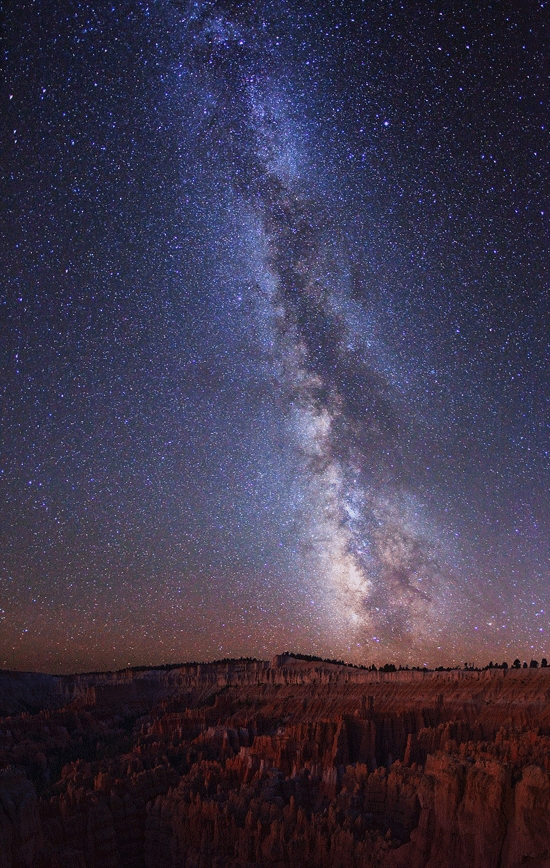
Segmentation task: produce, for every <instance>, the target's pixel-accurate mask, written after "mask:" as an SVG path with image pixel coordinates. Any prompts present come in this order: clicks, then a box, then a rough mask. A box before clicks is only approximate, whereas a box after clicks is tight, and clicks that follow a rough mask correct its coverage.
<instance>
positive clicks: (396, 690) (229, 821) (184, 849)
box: [0, 656, 550, 868]
mask: <svg viewBox="0 0 550 868" xmlns="http://www.w3.org/2000/svg"><path fill="white" fill-rule="evenodd" d="M0 715H1V716H0V868H176V866H177V868H287V866H304V868H329V866H330V868H360V866H361V868H371V866H373V868H374V866H376V868H421V866H422V868H520V866H522V868H525V866H529V868H550V778H549V770H550V668H545V669H538V668H537V669H534V668H532V669H517V670H516V669H508V670H503V669H490V670H486V671H465V670H461V671H458V670H455V671H448V672H428V671H398V672H380V671H378V672H376V671H367V670H362V669H357V668H354V667H347V666H343V665H337V664H331V663H323V662H318V661H313V662H311V661H303V660H297V659H295V658H292V657H289V656H280V657H277V658H275V659H274V660H273V661H272V663H271V664H269V663H266V662H258V661H230V662H227V663H219V664H201V665H197V664H189V665H186V666H181V667H176V668H167V669H156V670H155V669H149V670H142V671H135V670H134V671H132V670H127V671H122V672H116V673H94V674H89V675H79V676H71V677H69V676H63V677H54V676H43V675H33V674H26V673H8V672H1V673H0Z"/></svg>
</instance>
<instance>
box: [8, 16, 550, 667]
mask: <svg viewBox="0 0 550 868" xmlns="http://www.w3.org/2000/svg"><path fill="white" fill-rule="evenodd" d="M548 29H549V8H548V5H547V4H546V3H544V2H540V3H534V2H533V3H531V2H528V3H522V4H521V7H519V6H518V7H517V8H516V7H513V6H512V5H510V4H493V5H490V6H489V7H487V8H482V9H479V8H478V4H474V3H469V2H467V3H466V2H464V3H450V2H449V3H441V4H435V5H433V4H432V5H431V6H426V5H424V6H421V7H419V8H411V7H410V6H409V4H401V3H398V2H393V0H384V2H381V3H378V4H366V3H347V2H345V3H344V2H342V3H321V4H313V3H311V4H310V3H290V2H289V3H287V2H282V0H277V2H260V3H257V4H249V3H245V2H234V3H229V2H227V3H220V2H194V3H187V2H175V0H173V2H169V0H160V2H157V3H147V2H138V3H135V4H130V5H126V4H122V5H120V4H116V5H115V4H111V3H93V4H84V3H79V2H73V3H71V2H62V3H61V4H56V8H55V10H54V9H53V8H52V7H51V6H50V5H49V4H47V3H45V2H42V0H37V2H34V3H31V2H29V3H23V4H22V5H21V4H20V5H19V6H18V8H12V9H11V10H9V11H8V12H7V13H6V15H5V20H4V27H3V33H2V51H3V64H4V71H5V84H6V86H5V88H4V90H3V94H2V101H3V105H4V109H3V111H2V116H1V117H2V121H1V123H2V138H1V142H2V144H1V148H2V152H1V163H2V166H3V170H4V171H3V173H2V178H1V181H0V183H1V191H0V201H1V203H2V205H1V207H2V220H1V223H0V233H1V256H2V273H3V275H4V280H3V287H2V290H1V295H0V301H1V308H0V309H1V311H2V313H1V319H0V324H1V325H0V328H1V332H0V334H1V341H0V351H1V353H2V378H1V381H0V386H1V401H2V416H1V418H2V441H1V442H2V462H1V465H0V555H1V556H0V666H3V667H6V668H16V669H39V670H47V671H52V672H53V671H56V672H57V671H75V670H86V669H87V670H90V669H100V668H117V667H121V666H125V665H128V664H132V665H133V664H153V663H167V662H172V661H183V660H190V659H214V658H219V657H225V656H239V655H247V656H248V655H250V656H258V657H266V656H271V655H272V654H273V653H276V652H277V651H281V650H282V649H284V648H291V649H293V650H295V651H301V652H304V653H313V654H320V655H322V656H327V657H337V658H341V659H346V660H349V661H352V662H357V663H371V662H376V663H384V662H387V661H388V660H393V661H395V662H397V663H403V664H423V663H427V664H428V665H439V664H443V665H450V664H454V663H461V662H463V661H464V660H473V659H475V660H476V661H478V662H479V663H482V664H483V663H486V662H487V661H488V660H489V659H491V658H492V659H494V660H504V659H506V660H508V662H511V660H512V659H514V658H515V657H516V656H519V657H521V658H527V659H529V658H530V657H538V658H539V659H540V658H541V657H542V656H548V654H549V652H550V647H549V646H548V644H547V642H548V636H547V633H548V630H549V629H550V624H549V614H550V585H549V581H548V580H549V570H550V545H549V539H550V520H549V512H548V491H549V482H550V466H549V450H550V440H549V422H548V419H549V418H550V413H549V410H550V406H549V405H550V379H549V377H548V370H549V368H548V361H549V358H548V357H549V334H550V331H549V329H550V310H549V254H548V229H549V216H550V203H549V202H548V192H549V191H548V177H549V171H548V170H549V151H550V149H549V137H548V99H549V95H550V88H549V63H548V51H547V40H548Z"/></svg>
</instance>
